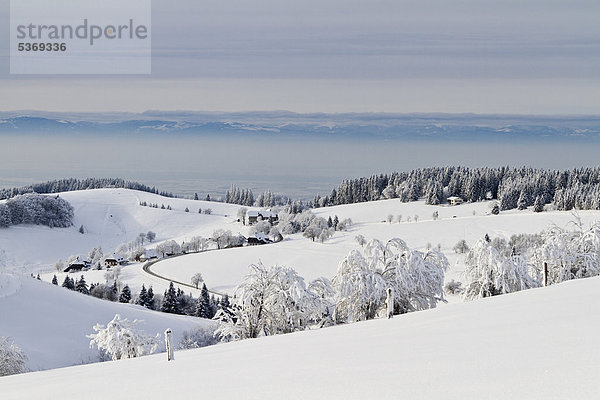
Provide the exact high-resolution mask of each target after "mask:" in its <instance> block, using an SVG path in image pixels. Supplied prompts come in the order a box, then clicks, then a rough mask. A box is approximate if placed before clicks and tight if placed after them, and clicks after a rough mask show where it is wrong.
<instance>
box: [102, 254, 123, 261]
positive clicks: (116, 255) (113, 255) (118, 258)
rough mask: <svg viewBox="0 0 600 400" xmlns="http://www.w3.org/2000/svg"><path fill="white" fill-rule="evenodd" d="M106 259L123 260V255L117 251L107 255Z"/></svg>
mask: <svg viewBox="0 0 600 400" xmlns="http://www.w3.org/2000/svg"><path fill="white" fill-rule="evenodd" d="M104 260H105V261H108V260H114V261H123V257H121V256H120V255H118V254H116V253H113V254H112V255H110V256H108V257H106V258H105V259H104Z"/></svg>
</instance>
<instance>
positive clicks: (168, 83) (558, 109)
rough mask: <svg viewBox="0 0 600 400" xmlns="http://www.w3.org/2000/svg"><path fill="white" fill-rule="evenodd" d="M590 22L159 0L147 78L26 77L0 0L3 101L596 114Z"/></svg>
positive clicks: (386, 7) (599, 80) (435, 5)
mask: <svg viewBox="0 0 600 400" xmlns="http://www.w3.org/2000/svg"><path fill="white" fill-rule="evenodd" d="M99 1H100V0H99ZM599 17H600V2H599V1H597V0H592V1H572V0H569V1H564V0H562V1H552V0H534V1H524V0H521V1H499V0H494V1H488V0H468V1H461V0H453V1H448V0H439V1H428V0H415V1H401V0H396V1H389V0H385V1H379V0H367V1H353V0H333V1H327V0H320V1H312V0H303V1H294V2H290V1H281V0H267V1H264V0H255V1H252V2H250V1H247V0H221V1H204V0H170V1H166V0H165V1H158V0H157V1H153V14H152V18H153V21H152V44H153V49H152V51H153V62H152V75H150V76H117V77H111V76H77V77H69V76H67V77H64V76H36V77H23V76H11V75H9V58H8V45H9V42H8V34H9V28H8V27H9V1H8V0H0V27H1V28H0V29H1V30H0V33H1V34H0V36H1V37H0V49H1V54H0V110H5V111H7V110H18V109H40V110H51V111H134V112H137V111H144V110H148V109H164V110H176V109H180V110H181V109H185V110H210V111H212V110H222V111H235V110H273V109H286V110H291V111H297V112H317V111H323V112H347V111H386V112H400V113H402V112H454V113H459V112H476V113H520V114H532V113H533V114H556V113H558V114H574V113H583V114H598V113H600V23H598V19H599Z"/></svg>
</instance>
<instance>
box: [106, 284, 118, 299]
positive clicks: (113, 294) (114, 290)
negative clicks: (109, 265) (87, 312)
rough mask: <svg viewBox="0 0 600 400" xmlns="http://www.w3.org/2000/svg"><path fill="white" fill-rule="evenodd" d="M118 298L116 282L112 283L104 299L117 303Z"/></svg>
mask: <svg viewBox="0 0 600 400" xmlns="http://www.w3.org/2000/svg"><path fill="white" fill-rule="evenodd" d="M118 297H119V288H118V287H117V282H116V281H115V282H113V284H112V286H111V287H110V289H108V293H107V296H106V298H107V299H108V300H110V301H117V299H118Z"/></svg>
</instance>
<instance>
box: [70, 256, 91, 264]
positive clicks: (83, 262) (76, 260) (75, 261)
mask: <svg viewBox="0 0 600 400" xmlns="http://www.w3.org/2000/svg"><path fill="white" fill-rule="evenodd" d="M89 263H90V262H89V261H88V260H86V259H80V258H79V257H77V258H76V259H75V260H73V261H71V263H69V265H87V264H89Z"/></svg>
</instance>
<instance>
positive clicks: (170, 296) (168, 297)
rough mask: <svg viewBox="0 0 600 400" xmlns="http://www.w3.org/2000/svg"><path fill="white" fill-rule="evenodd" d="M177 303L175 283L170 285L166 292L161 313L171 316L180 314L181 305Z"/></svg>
mask: <svg viewBox="0 0 600 400" xmlns="http://www.w3.org/2000/svg"><path fill="white" fill-rule="evenodd" d="M177 303H178V302H177V291H176V290H175V287H174V286H173V282H171V283H170V284H169V289H167V290H165V293H164V296H163V303H162V306H161V307H160V311H162V312H165V313H170V314H179V304H177Z"/></svg>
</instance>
